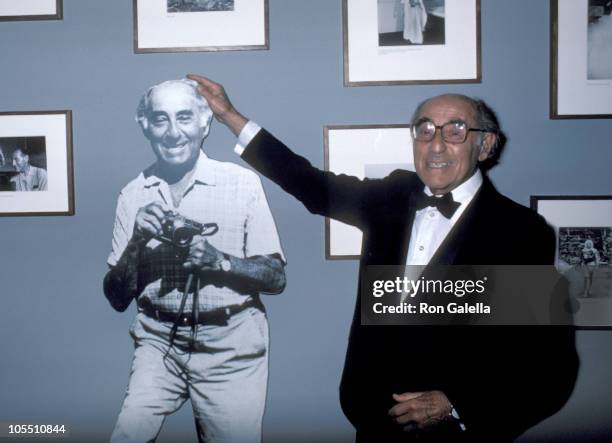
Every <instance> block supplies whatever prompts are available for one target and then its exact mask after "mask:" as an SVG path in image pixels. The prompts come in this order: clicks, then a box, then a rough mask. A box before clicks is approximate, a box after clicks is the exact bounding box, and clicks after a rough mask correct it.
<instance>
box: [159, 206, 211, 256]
mask: <svg viewBox="0 0 612 443" xmlns="http://www.w3.org/2000/svg"><path fill="white" fill-rule="evenodd" d="M218 230H219V226H218V225H217V224H216V223H198V222H197V221H194V220H191V219H189V218H187V217H184V216H182V215H180V214H179V213H177V212H170V213H168V214H166V216H165V217H164V220H163V222H162V233H161V234H160V235H159V236H157V237H156V238H157V239H158V240H160V241H163V242H166V243H170V244H172V245H174V246H177V247H179V248H187V247H189V245H190V244H191V241H192V240H193V237H194V236H196V235H202V236H208V235H213V234H214V233H216V232H217V231H218Z"/></svg>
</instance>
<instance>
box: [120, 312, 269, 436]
mask: <svg viewBox="0 0 612 443" xmlns="http://www.w3.org/2000/svg"><path fill="white" fill-rule="evenodd" d="M170 326H171V325H170V324H168V323H162V322H159V321H157V320H155V319H152V318H150V317H147V316H145V315H144V314H142V313H139V314H138V315H137V316H136V320H135V321H134V324H133V325H132V327H131V329H130V334H131V335H132V337H133V338H134V345H135V350H134V360H133V362H132V370H131V374H130V381H129V384H128V388H127V392H126V396H125V399H124V401H123V406H122V408H121V412H120V413H119V418H118V419H117V424H116V425H115V429H114V431H113V434H112V436H111V442H113V443H120V442H121V443H124V442H130V443H134V442H139V443H145V442H151V441H155V438H156V437H157V435H158V434H159V431H160V429H161V427H162V424H163V422H164V419H165V418H166V416H168V415H170V414H172V413H173V412H175V411H177V410H178V409H179V408H180V407H181V406H182V405H183V403H185V401H186V400H187V399H191V406H192V408H193V414H194V416H195V418H196V420H197V423H198V428H199V437H200V440H201V441H204V442H210V443H213V442H214V443H259V442H261V423H262V418H263V412H264V405H265V399H266V387H267V381H268V345H269V335H268V322H267V319H266V316H265V314H264V313H262V312H261V311H260V310H258V309H256V308H247V309H245V310H244V311H242V312H239V313H237V314H236V315H234V316H232V317H231V318H230V319H229V320H228V324H227V325H206V326H203V325H200V326H198V334H197V340H196V346H195V349H194V350H193V351H191V352H188V351H185V350H181V346H186V345H187V344H188V340H189V337H190V334H191V329H190V328H189V327H180V328H179V330H178V333H177V335H176V338H175V341H174V343H175V344H174V345H173V346H172V348H171V349H170V352H168V353H167V351H168V336H169V332H170ZM183 349H184V348H183Z"/></svg>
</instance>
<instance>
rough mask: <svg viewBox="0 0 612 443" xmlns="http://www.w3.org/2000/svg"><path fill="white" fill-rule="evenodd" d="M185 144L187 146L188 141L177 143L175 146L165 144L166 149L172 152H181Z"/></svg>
mask: <svg viewBox="0 0 612 443" xmlns="http://www.w3.org/2000/svg"><path fill="white" fill-rule="evenodd" d="M185 146H187V143H186V142H185V143H182V144H180V145H175V146H164V150H165V151H167V152H170V153H174V152H179V151H182V150H183V149H184V148H185Z"/></svg>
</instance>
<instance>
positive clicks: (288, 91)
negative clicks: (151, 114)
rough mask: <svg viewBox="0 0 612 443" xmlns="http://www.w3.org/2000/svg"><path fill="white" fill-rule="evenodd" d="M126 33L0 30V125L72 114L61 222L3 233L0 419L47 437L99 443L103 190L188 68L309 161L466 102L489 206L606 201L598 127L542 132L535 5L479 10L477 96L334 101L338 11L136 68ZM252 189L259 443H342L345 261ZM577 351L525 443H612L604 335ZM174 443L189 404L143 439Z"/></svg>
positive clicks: (119, 29)
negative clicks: (556, 398) (232, 46)
mask: <svg viewBox="0 0 612 443" xmlns="http://www.w3.org/2000/svg"><path fill="white" fill-rule="evenodd" d="M132 38H133V30H132V5H131V2H129V1H125V0H106V1H104V2H101V1H94V0H64V19H63V20H62V21H48V22H43V21H39V22H4V23H0V47H1V48H2V49H1V54H2V62H1V63H2V65H1V68H0V80H1V81H0V111H31V110H51V109H71V110H72V111H73V113H74V157H75V161H74V163H75V190H76V211H77V213H76V215H75V216H74V217H20V218H2V219H0V247H1V248H2V253H1V255H0V282H1V286H0V288H1V289H0V292H1V296H2V302H1V304H2V309H1V310H0V312H1V314H0V335H1V337H2V340H1V341H0V355H2V363H1V364H0V393H1V394H0V421H11V422H18V421H24V420H27V421H30V422H31V421H39V422H45V423H51V422H53V423H64V424H66V425H67V426H69V427H70V428H71V429H72V437H73V439H74V441H79V440H80V441H84V440H85V439H87V440H88V441H96V439H99V440H100V441H104V440H105V439H107V438H108V436H109V435H110V432H111V430H112V427H113V425H114V421H115V419H116V415H117V413H118V411H119V407H120V405H121V401H122V398H123V394H124V389H125V386H126V383H127V379H128V371H129V367H130V363H131V356H132V342H131V339H130V337H129V336H128V332H127V331H128V328H129V325H130V323H131V321H132V319H133V316H134V307H133V306H132V307H131V308H130V310H128V311H127V312H126V313H124V314H118V313H116V312H114V311H113V310H112V309H111V308H110V306H109V305H108V303H107V302H106V300H105V298H104V296H103V295H102V290H101V282H102V278H103V275H104V273H105V271H106V264H105V260H106V256H107V254H108V252H109V248H110V239H111V230H112V223H113V217H114V207H115V202H116V197H117V193H118V191H119V190H120V189H121V187H122V186H123V185H124V184H125V183H127V181H129V180H130V179H131V178H132V177H134V176H135V175H136V174H137V173H138V171H140V170H141V169H142V168H143V167H144V166H146V165H147V164H148V163H150V162H151V161H152V160H153V157H152V154H151V152H150V148H149V147H148V145H147V143H146V141H145V139H144V138H143V137H142V134H141V133H140V130H139V128H138V127H137V125H136V123H135V122H134V120H133V115H134V110H135V108H136V104H137V101H138V99H139V97H140V95H141V93H142V92H143V90H144V89H145V88H146V87H148V86H149V85H151V84H154V83H157V82H159V81H162V80H165V79H169V78H177V77H181V76H183V75H184V74H186V73H187V72H199V73H204V74H206V75H208V76H210V77H211V78H213V79H217V80H218V81H221V82H223V83H224V84H225V85H226V87H227V89H228V91H229V92H230V94H231V97H232V98H233V100H234V102H235V104H236V106H237V107H238V108H239V109H240V110H241V111H243V112H244V113H245V114H246V115H248V116H249V117H251V118H253V119H254V120H256V121H257V122H259V123H260V124H262V125H263V126H265V127H267V128H268V129H269V130H271V131H272V132H274V133H275V134H276V135H277V136H279V137H280V138H281V139H283V140H285V141H286V142H287V143H288V144H289V145H290V146H293V147H294V149H296V150H297V151H298V152H300V153H302V154H304V155H305V156H306V157H308V158H309V159H311V160H312V161H313V162H314V163H315V164H318V165H321V166H322V163H323V129H322V128H323V126H324V125H326V124H363V123H403V122H406V121H407V120H408V118H409V116H410V115H411V112H412V110H413V107H414V105H415V104H416V103H417V102H418V101H420V100H422V99H424V98H426V97H429V96H431V95H434V94H440V93H443V92H449V91H457V92H462V93H466V94H470V95H478V96H480V97H483V98H484V99H485V100H487V101H489V102H490V103H491V105H492V106H493V107H494V108H496V109H497V110H498V112H499V116H500V119H501V122H502V124H503V126H504V128H505V130H506V132H507V133H508V134H509V136H510V142H509V145H508V147H507V149H506V153H505V155H504V157H503V159H502V164H501V166H499V167H497V168H495V169H494V170H493V171H492V174H491V175H492V178H493V180H494V181H495V183H496V184H497V186H498V188H499V189H500V190H501V191H502V192H503V193H505V194H507V195H508V196H510V197H511V198H513V199H515V200H517V201H518V202H520V203H523V204H525V205H528V201H529V196H530V195H531V194H612V175H611V174H610V165H611V164H612V149H611V148H612V146H611V143H610V134H611V133H612V131H611V129H612V123H611V122H610V121H609V120H570V121H551V120H549V118H548V103H549V94H548V90H549V89H548V88H549V82H548V78H549V2H548V1H547V0H537V1H533V0H515V1H512V2H509V1H494V0H483V1H482V62H483V70H482V71H483V72H482V74H483V82H482V83H481V84H473V85H439V86H392V87H366V88H345V87H343V86H342V31H341V2H340V1H339V0H336V1H329V0H308V1H303V0H270V41H271V49H270V50H269V51H246V52H244V51H240V52H222V53H177V54H144V55H135V54H134V53H133V49H132ZM233 144H234V139H233V137H232V136H231V134H230V133H229V131H227V130H226V129H225V128H223V127H221V126H220V125H218V124H215V126H214V127H213V128H212V132H211V136H210V137H209V138H208V140H207V142H206V151H207V152H208V154H209V155H211V156H212V157H214V158H217V159H221V160H231V161H238V162H240V160H239V159H237V158H236V157H235V155H234V154H233V152H232V149H231V148H232V147H233ZM264 186H265V189H266V193H267V195H268V200H269V202H270V206H271V209H272V212H273V213H274V215H275V217H276V221H277V225H278V229H279V231H280V235H281V238H282V242H283V246H284V249H285V253H286V255H287V258H288V261H289V265H288V268H287V274H288V286H287V289H286V291H285V293H284V294H282V295H280V296H278V297H267V298H266V299H265V300H264V301H265V303H266V305H267V307H268V312H269V318H270V324H271V336H272V350H271V366H270V386H269V394H268V405H267V409H266V416H265V423H264V426H265V431H264V432H265V437H266V439H267V440H268V441H272V440H278V441H284V442H292V441H294V442H297V441H306V440H310V441H351V439H352V428H351V427H350V425H349V424H348V422H347V421H346V420H345V419H344V417H343V415H342V413H341V411H340V408H339V405H338V401H337V384H338V381H339V378H340V373H341V368H342V363H343V359H344V351H345V346H346V338H347V333H348V327H349V322H350V319H351V316H352V310H353V303H354V294H355V292H356V274H357V262H355V261H340V262H339V261H332V262H330V261H325V260H324V250H323V244H324V230H323V220H322V219H320V218H317V217H314V216H312V215H310V214H308V213H307V212H306V211H305V210H304V209H303V208H302V207H301V206H300V205H299V204H298V203H297V202H296V201H294V200H293V199H292V198H291V197H289V196H287V195H285V194H284V193H283V192H281V191H280V190H279V189H278V188H277V187H276V186H275V185H273V184H272V183H270V182H269V181H267V180H264ZM578 349H579V353H580V356H581V359H582V367H581V371H580V375H579V380H578V384H577V387H576V391H575V392H574V395H573V396H572V398H571V400H570V402H569V403H568V404H567V406H566V407H565V408H564V409H563V410H562V411H561V412H560V413H559V414H557V415H556V416H555V417H552V418H551V419H549V420H547V421H546V422H544V423H542V424H541V425H540V426H538V428H536V429H534V430H532V431H530V433H529V434H528V436H526V437H524V441H530V436H531V438H532V439H537V438H538V437H542V436H549V437H559V436H565V437H569V438H570V440H573V439H577V438H578V436H581V437H585V438H586V437H592V438H593V439H598V438H602V439H603V435H604V434H605V435H607V437H608V438H612V437H611V436H612V421H611V420H610V419H611V418H612V412H611V411H612V331H580V332H579V334H578ZM551 376H554V374H551ZM531 395H537V393H531ZM526 401H529V398H526ZM493 407H494V406H493ZM180 436H184V438H185V441H193V439H194V431H193V419H192V417H191V411H190V410H189V409H188V408H184V409H183V410H182V411H181V412H180V413H179V414H177V415H175V416H172V417H170V418H169V419H168V420H167V422H166V426H165V427H164V429H163V431H162V434H161V436H160V439H159V441H165V442H170V441H172V442H176V441H181V439H180V438H179V437H180ZM288 436H292V437H291V438H290V437H288Z"/></svg>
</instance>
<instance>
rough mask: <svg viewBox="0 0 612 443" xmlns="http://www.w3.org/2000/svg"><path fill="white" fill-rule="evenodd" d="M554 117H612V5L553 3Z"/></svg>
mask: <svg viewBox="0 0 612 443" xmlns="http://www.w3.org/2000/svg"><path fill="white" fill-rule="evenodd" d="M550 8H551V22H550V29H551V49H550V53H551V55H550V58H551V69H550V77H551V78H550V117H551V118H552V119H564V118H612V38H610V35H612V2H611V1H610V0H551V2H550Z"/></svg>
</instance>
